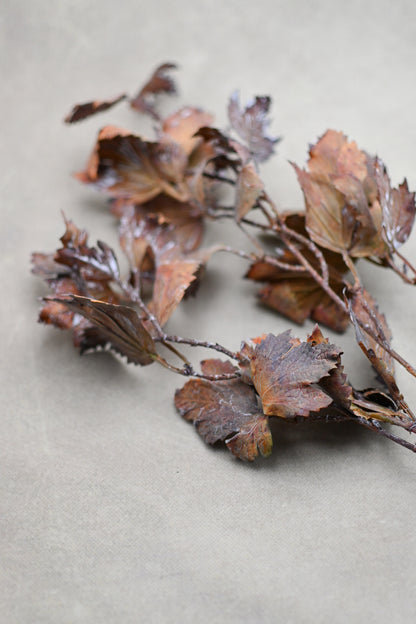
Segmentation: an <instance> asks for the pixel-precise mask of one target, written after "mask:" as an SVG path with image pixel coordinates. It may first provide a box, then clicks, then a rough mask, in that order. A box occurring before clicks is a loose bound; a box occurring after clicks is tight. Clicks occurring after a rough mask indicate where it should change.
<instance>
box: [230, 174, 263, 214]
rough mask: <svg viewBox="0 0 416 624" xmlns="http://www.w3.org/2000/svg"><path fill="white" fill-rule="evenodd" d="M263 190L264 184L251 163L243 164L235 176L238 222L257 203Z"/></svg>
mask: <svg viewBox="0 0 416 624" xmlns="http://www.w3.org/2000/svg"><path fill="white" fill-rule="evenodd" d="M263 192H264V184H263V182H262V181H261V180H260V177H259V175H258V174H257V172H256V169H255V167H254V165H253V163H247V164H245V165H243V167H242V168H241V171H240V172H239V174H238V178H237V187H236V205H235V210H236V219H237V222H240V221H241V219H244V217H245V216H246V214H247V213H248V212H250V210H251V209H252V208H254V206H255V205H256V204H257V201H258V200H259V198H260V197H261V195H262V193H263Z"/></svg>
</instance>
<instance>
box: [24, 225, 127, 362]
mask: <svg viewBox="0 0 416 624" xmlns="http://www.w3.org/2000/svg"><path fill="white" fill-rule="evenodd" d="M61 242H62V247H61V248H59V249H58V250H57V251H56V253H55V254H42V253H35V254H33V255H32V264H33V269H32V270H33V273H35V274H36V275H39V276H40V277H42V278H44V279H45V281H46V282H47V283H48V285H49V287H50V289H51V290H52V292H53V293H54V295H55V297H57V298H59V297H61V296H63V295H82V296H87V297H91V298H94V299H99V300H101V301H104V302H107V303H111V304H118V303H120V297H119V294H118V292H117V290H115V289H114V285H115V284H116V283H117V281H118V279H119V268H118V263H117V260H116V257H115V255H114V252H113V251H112V249H110V247H108V245H106V244H105V243H102V242H99V243H98V246H97V247H90V246H89V245H88V235H87V233H86V231H85V230H80V229H79V228H77V226H76V225H75V224H74V223H73V222H72V221H68V220H67V221H66V230H65V233H64V235H63V236H62V237H61ZM39 320H40V321H41V322H42V323H46V324H48V325H54V326H55V327H59V328H60V329H71V330H73V340H74V344H75V346H77V347H79V348H80V349H81V352H83V351H85V350H87V349H91V348H94V347H97V346H102V345H103V337H102V336H101V335H100V334H99V332H96V331H94V330H93V327H92V325H91V324H90V323H89V322H88V321H87V320H85V318H82V317H80V316H79V315H78V314H76V313H74V311H72V310H69V309H68V307H67V306H64V305H63V304H62V303H59V302H58V301H57V300H55V299H50V300H48V301H46V302H45V304H44V305H43V307H42V309H41V311H40V313H39Z"/></svg>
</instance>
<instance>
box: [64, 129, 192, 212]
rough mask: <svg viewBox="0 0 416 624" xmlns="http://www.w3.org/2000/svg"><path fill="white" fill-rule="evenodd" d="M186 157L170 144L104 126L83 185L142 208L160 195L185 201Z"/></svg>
mask: <svg viewBox="0 0 416 624" xmlns="http://www.w3.org/2000/svg"><path fill="white" fill-rule="evenodd" d="M186 166H187V157H186V154H185V152H184V151H183V149H182V148H181V147H180V146H179V145H178V144H177V143H175V142H173V141H160V142H157V143H152V142H149V141H143V139H141V138H140V137H138V136H135V135H133V134H130V133H128V132H127V131H125V130H122V129H120V128H116V127H114V126H106V127H105V128H103V130H101V132H100V133H99V135H98V140H97V144H96V146H95V148H94V151H93V153H92V155H91V157H90V160H89V162H88V164H87V167H86V169H85V171H82V172H80V173H78V174H76V177H77V178H78V179H79V180H81V182H84V183H85V184H89V185H92V186H94V187H95V188H97V189H98V190H99V191H104V192H106V193H108V194H109V195H111V197H115V198H119V199H123V200H127V201H130V202H132V203H137V204H142V203H145V202H147V201H149V200H151V199H152V198H154V197H156V196H157V195H159V194H160V193H165V194H166V195H169V196H171V197H173V198H175V199H177V200H178V201H187V200H188V198H189V192H188V189H187V187H186V184H185V182H184V176H185V170H186Z"/></svg>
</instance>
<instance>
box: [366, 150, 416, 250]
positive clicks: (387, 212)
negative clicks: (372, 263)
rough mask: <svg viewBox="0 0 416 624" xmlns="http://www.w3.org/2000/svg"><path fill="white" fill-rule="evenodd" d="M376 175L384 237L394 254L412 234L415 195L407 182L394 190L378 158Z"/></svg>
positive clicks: (376, 160)
mask: <svg viewBox="0 0 416 624" xmlns="http://www.w3.org/2000/svg"><path fill="white" fill-rule="evenodd" d="M374 175H375V180H376V184H377V190H378V198H379V202H380V205H381V210H382V235H383V238H384V239H385V241H386V243H387V245H388V247H389V249H390V251H391V252H394V251H395V249H397V247H399V246H400V245H401V244H402V243H404V242H405V241H406V240H407V239H408V237H409V234H410V232H411V229H412V226H413V223H414V220H415V214H416V204H415V193H411V192H410V191H409V187H408V185H407V180H404V181H403V182H402V184H400V185H399V188H398V189H396V188H392V187H391V183H390V178H389V175H388V173H387V169H386V167H385V166H384V164H383V163H382V161H381V160H380V159H378V158H376V159H375V161H374Z"/></svg>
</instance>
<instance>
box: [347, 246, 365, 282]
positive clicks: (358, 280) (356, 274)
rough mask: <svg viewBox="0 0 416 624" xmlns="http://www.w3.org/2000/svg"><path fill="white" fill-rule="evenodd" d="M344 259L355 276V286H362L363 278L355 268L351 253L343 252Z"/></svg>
mask: <svg viewBox="0 0 416 624" xmlns="http://www.w3.org/2000/svg"><path fill="white" fill-rule="evenodd" d="M342 259H343V260H344V262H345V264H346V266H347V267H348V269H349V270H350V272H351V275H352V276H353V278H354V287H355V288H361V287H362V283H361V278H360V276H359V275H358V272H357V269H356V268H355V264H354V262H353V261H352V260H351V257H350V255H349V254H348V253H347V252H346V251H344V252H343V254H342Z"/></svg>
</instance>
